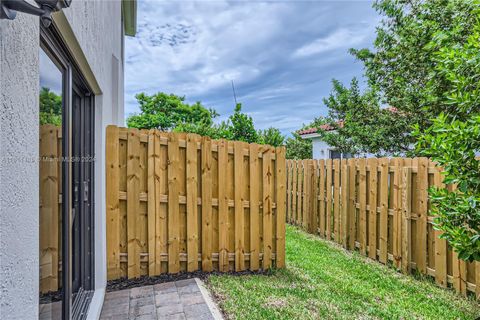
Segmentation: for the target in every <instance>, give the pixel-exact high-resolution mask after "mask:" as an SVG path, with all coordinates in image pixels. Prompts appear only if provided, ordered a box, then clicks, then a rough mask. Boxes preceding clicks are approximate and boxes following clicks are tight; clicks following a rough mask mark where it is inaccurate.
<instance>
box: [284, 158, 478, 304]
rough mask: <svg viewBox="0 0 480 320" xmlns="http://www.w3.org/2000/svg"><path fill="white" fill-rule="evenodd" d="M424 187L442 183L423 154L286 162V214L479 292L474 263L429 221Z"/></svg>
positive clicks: (443, 282) (352, 246)
mask: <svg viewBox="0 0 480 320" xmlns="http://www.w3.org/2000/svg"><path fill="white" fill-rule="evenodd" d="M431 186H438V187H445V185H444V184H443V183H442V175H441V172H440V170H439V169H438V168H437V167H436V166H435V164H434V163H433V162H431V161H429V160H428V159H427V158H414V159H408V158H380V159H377V158H368V159H348V160H339V159H335V160H287V215H286V219H287V222H288V223H291V224H295V225H299V226H302V227H303V228H305V229H306V230H307V231H308V232H310V233H314V234H318V235H320V236H321V237H324V238H326V239H329V240H333V241H335V242H338V243H339V244H341V245H343V246H344V247H345V248H346V249H349V250H358V251H359V252H360V253H361V254H363V255H366V256H368V257H370V258H371V259H374V260H378V261H380V262H382V263H384V264H387V263H392V264H393V265H394V266H395V267H397V268H398V269H399V270H402V271H403V272H404V273H410V272H412V270H416V271H418V272H420V273H422V274H426V275H429V276H432V277H434V278H435V281H436V283H437V284H438V285H440V286H443V287H447V286H452V287H453V288H454V289H455V290H456V291H458V292H460V293H461V294H463V295H466V294H467V292H473V293H475V294H476V296H477V298H480V285H478V283H480V262H473V263H468V262H465V261H463V260H460V259H458V256H457V254H456V253H455V252H453V251H452V249H451V248H450V246H449V245H448V243H447V242H446V241H445V240H443V239H440V238H439V235H440V231H438V230H435V229H434V228H433V226H432V222H433V217H432V216H430V215H429V214H428V211H429V207H430V203H429V200H428V188H429V187H431ZM449 187H450V186H449ZM476 284H477V285H476Z"/></svg>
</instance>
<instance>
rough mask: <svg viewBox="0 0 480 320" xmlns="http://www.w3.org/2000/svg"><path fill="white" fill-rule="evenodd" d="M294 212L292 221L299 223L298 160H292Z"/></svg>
mask: <svg viewBox="0 0 480 320" xmlns="http://www.w3.org/2000/svg"><path fill="white" fill-rule="evenodd" d="M292 175H293V176H292V212H291V214H290V216H291V220H290V221H291V222H292V223H293V224H296V223H297V194H298V190H297V177H298V168H297V160H293V161H292Z"/></svg>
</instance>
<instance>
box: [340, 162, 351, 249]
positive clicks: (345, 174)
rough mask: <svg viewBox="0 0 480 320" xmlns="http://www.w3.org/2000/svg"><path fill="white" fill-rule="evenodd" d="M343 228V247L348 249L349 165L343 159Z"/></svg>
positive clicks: (341, 227)
mask: <svg viewBox="0 0 480 320" xmlns="http://www.w3.org/2000/svg"><path fill="white" fill-rule="evenodd" d="M341 164H342V166H341V170H340V174H341V180H342V181H341V185H340V187H341V212H342V213H341V219H340V220H341V226H340V236H341V238H342V245H343V247H344V248H347V245H348V243H347V241H348V232H347V230H348V229H349V223H350V222H349V220H348V165H347V160H346V159H342V162H341Z"/></svg>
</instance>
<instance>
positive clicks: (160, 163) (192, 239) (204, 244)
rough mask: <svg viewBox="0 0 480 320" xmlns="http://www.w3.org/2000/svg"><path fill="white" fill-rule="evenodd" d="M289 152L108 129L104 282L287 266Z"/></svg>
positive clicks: (188, 136) (183, 135) (175, 134)
mask: <svg viewBox="0 0 480 320" xmlns="http://www.w3.org/2000/svg"><path fill="white" fill-rule="evenodd" d="M285 169H286V162H285V149H284V148H274V147H271V146H263V145H257V144H250V145H249V144H246V143H244V142H232V141H224V140H220V141H215V140H211V139H210V138H208V137H200V136H198V135H193V134H182V133H165V132H160V131H158V130H137V129H125V128H118V127H116V126H109V127H107V135H106V206H107V212H106V215H107V272H108V279H117V278H120V277H128V278H134V277H139V276H142V275H149V276H155V275H159V274H161V273H177V272H180V271H188V272H190V271H195V270H203V271H212V270H219V271H230V270H235V271H242V270H246V269H249V270H257V269H259V268H263V269H267V268H270V267H272V266H276V267H283V266H284V264H285V220H286V219H285V206H286V190H285V183H286V176H285V175H286V171H285Z"/></svg>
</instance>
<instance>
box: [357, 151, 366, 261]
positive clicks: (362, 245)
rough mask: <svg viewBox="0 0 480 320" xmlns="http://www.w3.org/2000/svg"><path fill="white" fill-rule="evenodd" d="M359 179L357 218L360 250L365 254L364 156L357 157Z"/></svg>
mask: <svg viewBox="0 0 480 320" xmlns="http://www.w3.org/2000/svg"><path fill="white" fill-rule="evenodd" d="M358 164H359V172H360V180H359V187H358V193H359V199H358V200H359V201H358V202H359V203H360V211H359V215H360V219H359V229H360V235H359V236H360V239H359V242H360V252H361V253H362V254H363V255H366V252H367V171H366V160H365V158H361V159H358Z"/></svg>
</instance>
